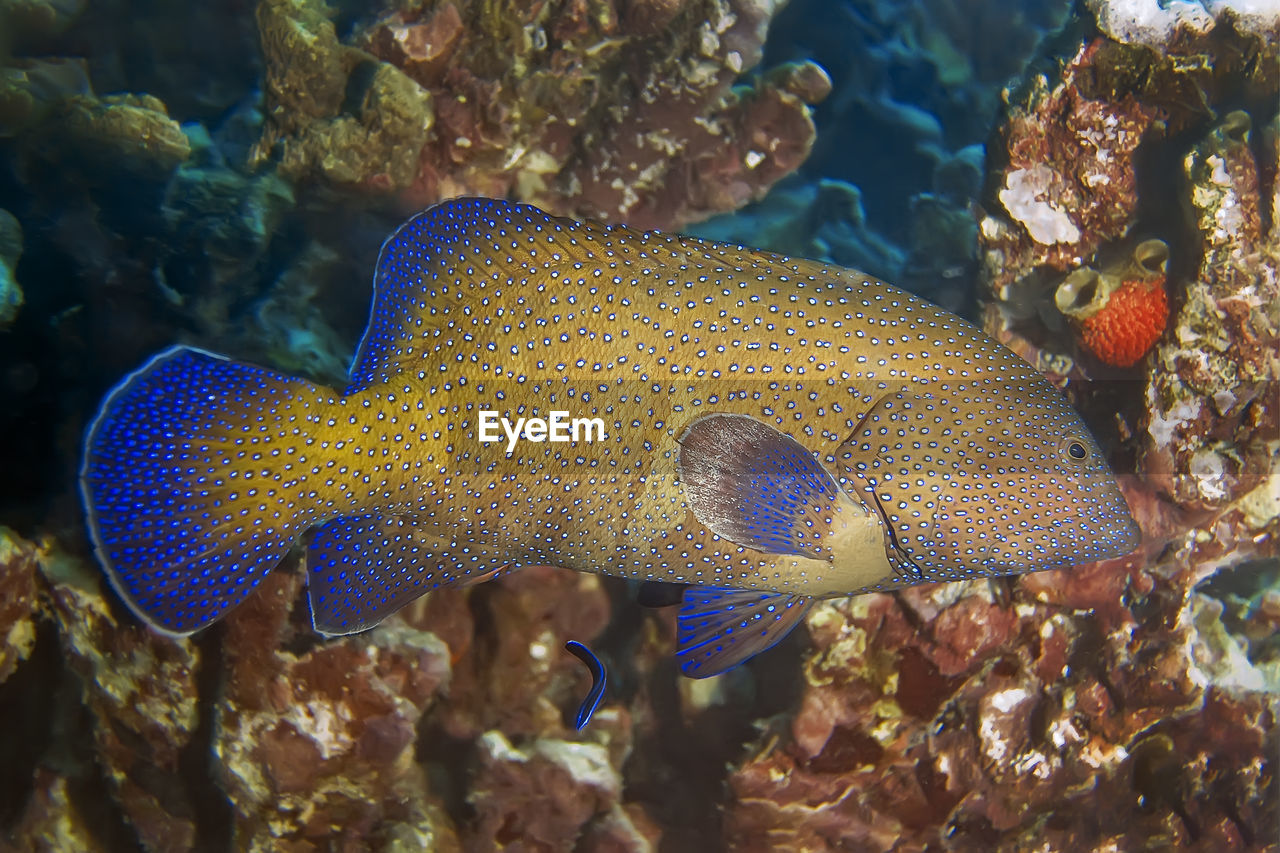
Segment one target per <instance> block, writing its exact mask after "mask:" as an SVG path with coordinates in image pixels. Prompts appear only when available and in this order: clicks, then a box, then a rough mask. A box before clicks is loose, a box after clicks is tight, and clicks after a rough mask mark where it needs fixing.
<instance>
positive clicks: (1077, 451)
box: [1067, 441, 1089, 459]
mask: <svg viewBox="0 0 1280 853" xmlns="http://www.w3.org/2000/svg"><path fill="white" fill-rule="evenodd" d="M1067 453H1068V454H1070V455H1071V458H1072V459H1083V458H1085V457H1086V456H1088V455H1089V452H1088V451H1087V450H1085V449H1084V445H1083V444H1081V443H1080V442H1078V441H1073V442H1071V443H1070V444H1068V445H1067Z"/></svg>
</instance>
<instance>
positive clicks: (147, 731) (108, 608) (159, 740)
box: [40, 549, 200, 850]
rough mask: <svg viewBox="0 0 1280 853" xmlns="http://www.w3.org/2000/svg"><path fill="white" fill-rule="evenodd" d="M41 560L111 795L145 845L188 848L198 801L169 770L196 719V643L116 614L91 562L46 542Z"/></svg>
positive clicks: (175, 768)
mask: <svg viewBox="0 0 1280 853" xmlns="http://www.w3.org/2000/svg"><path fill="white" fill-rule="evenodd" d="M40 568H41V571H42V573H43V574H44V576H45V579H46V580H47V581H48V583H49V587H50V598H51V600H52V610H53V613H54V615H55V617H56V618H57V620H58V623H59V626H60V629H61V636H62V645H63V653H64V655H65V656H66V657H67V659H68V662H69V664H70V666H71V668H72V669H73V670H74V671H75V673H76V674H77V675H78V676H79V678H80V685H81V689H82V690H83V700H84V703H85V705H86V706H88V708H89V711H90V713H91V714H92V717H93V738H94V744H95V747H96V750H97V753H98V755H97V757H98V761H99V762H100V763H101V764H102V766H103V768H104V769H105V772H106V774H107V775H108V778H109V779H110V782H111V786H112V794H113V796H114V797H115V799H116V800H117V801H118V803H119V805H120V808H121V809H122V810H123V811H124V813H125V815H127V816H128V819H129V822H130V823H131V824H132V825H133V827H134V828H135V829H136V831H137V833H138V836H139V838H141V840H142V842H143V844H145V845H146V846H147V847H148V848H150V849H154V850H175V849H188V848H190V847H191V845H192V844H193V843H194V842H195V833H196V827H195V813H196V811H197V809H196V807H195V806H194V804H193V803H192V802H191V801H190V800H189V799H188V798H187V794H186V792H185V791H184V790H183V789H182V788H181V787H177V788H175V787H174V786H173V784H172V779H173V778H174V777H176V776H177V774H178V773H179V769H180V759H181V758H182V756H183V751H184V749H185V747H186V746H187V745H188V744H189V743H190V742H191V740H192V737H193V736H194V734H195V730H196V727H197V724H198V722H199V714H198V710H197V700H198V691H197V687H196V675H197V670H198V669H199V666H200V656H199V653H198V651H197V649H196V647H195V646H194V645H193V644H192V643H191V642H189V641H187V640H175V639H172V638H169V637H164V636H161V635H160V634H157V633H155V632H153V631H150V630H148V629H147V628H146V627H145V626H142V625H139V624H137V623H136V621H134V620H133V619H132V618H131V617H127V616H124V617H123V621H122V619H121V618H118V617H117V613H118V611H117V610H116V609H115V607H114V606H113V603H112V601H111V599H109V598H107V597H106V595H105V594H104V592H105V591H104V589H103V586H102V575H101V573H100V572H99V571H98V569H97V567H96V566H95V567H89V566H87V565H85V564H83V563H81V562H79V561H78V560H76V559H75V558H73V557H70V556H68V555H65V554H63V553H60V552H58V551H56V550H52V549H49V550H47V553H42V554H41V557H40Z"/></svg>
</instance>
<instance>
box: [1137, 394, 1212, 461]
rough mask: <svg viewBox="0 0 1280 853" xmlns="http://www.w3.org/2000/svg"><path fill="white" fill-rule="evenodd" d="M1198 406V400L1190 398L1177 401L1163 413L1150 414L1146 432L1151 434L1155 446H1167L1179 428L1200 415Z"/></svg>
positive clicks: (1162, 447) (1160, 448)
mask: <svg viewBox="0 0 1280 853" xmlns="http://www.w3.org/2000/svg"><path fill="white" fill-rule="evenodd" d="M1200 406H1201V402H1200V400H1199V399H1198V398H1192V399H1190V400H1181V401H1179V402H1178V403H1177V404H1176V405H1175V406H1174V407H1173V408H1172V409H1170V410H1169V411H1168V412H1166V413H1164V414H1160V413H1154V414H1152V415H1151V423H1150V424H1148V425H1147V432H1149V433H1150V434H1151V439H1152V440H1153V441H1154V442H1155V444H1156V448H1157V449H1158V450H1163V449H1164V448H1166V447H1168V446H1169V442H1171V441H1173V439H1174V437H1175V436H1176V435H1177V433H1178V431H1179V430H1181V429H1182V428H1183V427H1184V426H1186V425H1187V424H1188V423H1190V422H1192V421H1194V420H1195V419H1196V418H1198V417H1200Z"/></svg>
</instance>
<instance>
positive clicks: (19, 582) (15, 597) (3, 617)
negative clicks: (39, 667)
mask: <svg viewBox="0 0 1280 853" xmlns="http://www.w3.org/2000/svg"><path fill="white" fill-rule="evenodd" d="M37 550H38V549H37V547H36V546H35V545H34V544H33V543H31V542H27V541H25V540H23V539H21V538H19V537H18V536H17V535H16V534H14V533H13V532H12V531H10V530H7V529H5V528H3V527H0V682H3V681H4V680H5V679H6V678H8V677H9V676H10V675H12V674H13V671H14V670H15V669H16V668H17V667H18V664H19V663H20V662H21V661H23V660H26V658H27V656H28V655H30V654H31V648H32V646H33V645H35V641H36V626H35V618H36V609H37V603H36V555H37Z"/></svg>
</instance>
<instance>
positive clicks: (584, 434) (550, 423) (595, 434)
mask: <svg viewBox="0 0 1280 853" xmlns="http://www.w3.org/2000/svg"><path fill="white" fill-rule="evenodd" d="M549 414H550V417H548V418H516V422H515V423H514V424H512V423H511V420H510V419H509V418H505V417H503V416H502V415H500V414H498V413H497V412H494V411H490V410H488V409H484V410H481V412H480V440H481V441H482V442H484V443H485V444H492V443H493V442H495V441H501V440H502V434H503V433H505V434H506V438H507V452H508V453H510V452H512V451H513V450H515V447H516V442H517V441H519V440H520V439H522V438H523V439H525V440H527V441H532V442H534V443H539V442H543V441H604V439H605V437H606V436H605V434H604V421H603V420H601V419H600V418H571V417H569V413H568V412H560V411H552V412H550V413H549ZM499 426H501V427H502V432H499V431H498V427H499Z"/></svg>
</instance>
